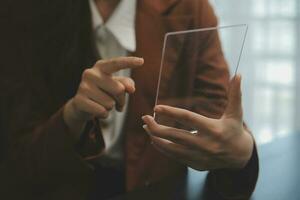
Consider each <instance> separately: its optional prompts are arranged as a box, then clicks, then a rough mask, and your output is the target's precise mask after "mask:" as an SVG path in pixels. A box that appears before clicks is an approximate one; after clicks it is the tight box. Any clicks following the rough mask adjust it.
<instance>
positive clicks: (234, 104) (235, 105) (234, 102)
mask: <svg viewBox="0 0 300 200" xmlns="http://www.w3.org/2000/svg"><path fill="white" fill-rule="evenodd" d="M241 80H242V77H241V75H235V76H234V77H233V79H232V80H231V82H230V86H229V92H228V104H227V107H226V110H225V113H224V115H225V117H226V118H234V119H238V120H243V109H242V92H241Z"/></svg>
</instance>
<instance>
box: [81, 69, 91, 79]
mask: <svg viewBox="0 0 300 200" xmlns="http://www.w3.org/2000/svg"><path fill="white" fill-rule="evenodd" d="M92 75H93V71H92V69H86V70H84V71H83V73H82V80H86V79H88V78H89V77H91V76H92Z"/></svg>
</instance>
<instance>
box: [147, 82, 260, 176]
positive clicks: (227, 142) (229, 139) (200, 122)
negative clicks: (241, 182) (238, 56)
mask: <svg viewBox="0 0 300 200" xmlns="http://www.w3.org/2000/svg"><path fill="white" fill-rule="evenodd" d="M241 101H242V100H241V77H240V76H236V77H235V78H234V79H233V80H232V81H231V85H230V91H229V102H228V106H227V108H226V110H225V113H224V114H223V116H222V117H221V118H220V119H211V118H207V117H205V116H202V115H198V114H196V113H193V112H190V111H188V110H184V109H179V108H174V107H170V106H163V105H159V106H156V107H155V109H154V111H155V112H156V114H157V115H161V116H166V117H169V118H172V119H175V120H176V121H177V122H179V123H181V124H183V125H185V126H188V127H191V128H196V129H197V131H198V133H197V134H192V133H190V132H188V131H186V130H181V129H176V128H173V127H167V126H163V125H160V124H158V123H156V122H155V120H154V119H153V117H151V116H144V117H143V118H142V119H143V121H144V122H145V125H144V129H145V130H146V131H147V132H148V133H149V135H150V137H151V139H152V144H153V146H154V147H155V148H156V149H157V150H159V151H160V152H162V153H163V154H165V155H166V156H169V157H171V158H173V159H175V160H177V161H178V162H181V163H183V164H185V165H187V166H189V167H191V168H193V169H196V170H200V171H202V170H213V169H221V168H226V169H241V168H244V167H245V165H246V164H247V162H248V161H249V159H250V158H251V155H252V151H253V144H254V141H253V138H252V136H251V134H250V133H248V132H247V130H245V128H244V125H243V112H242V105H241Z"/></svg>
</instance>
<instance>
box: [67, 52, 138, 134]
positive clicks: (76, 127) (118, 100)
mask: <svg viewBox="0 0 300 200" xmlns="http://www.w3.org/2000/svg"><path fill="white" fill-rule="evenodd" d="M143 64H144V60H143V59H142V58H136V57H120V58H114V59H111V60H100V61H98V62H97V63H96V64H95V65H94V66H93V67H92V68H89V69H86V70H85V71H84V72H83V74H82V80H81V83H80V85H79V87H78V91H77V93H76V95H75V96H74V97H73V98H72V99H70V100H69V101H68V102H67V104H66V105H65V107H64V120H65V122H66V124H67V126H68V127H69V129H70V130H71V131H72V132H73V133H74V134H75V135H77V136H79V135H80V133H81V132H82V130H83V127H84V126H85V124H86V122H87V121H88V120H91V119H92V118H94V117H96V118H100V119H105V118H107V117H108V115H109V112H110V111H111V110H112V109H113V108H114V107H116V109H117V110H118V111H122V110H123V107H124V105H125V95H126V93H128V94H132V93H134V91H135V84H134V81H133V80H132V79H131V78H128V77H118V76H113V75H112V74H113V73H115V72H117V71H120V70H123V69H134V68H137V67H141V66H142V65H143Z"/></svg>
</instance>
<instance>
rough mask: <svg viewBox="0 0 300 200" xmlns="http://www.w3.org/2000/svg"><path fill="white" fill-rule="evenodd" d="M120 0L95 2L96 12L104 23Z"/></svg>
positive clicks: (98, 0) (99, 0) (96, 0)
mask: <svg viewBox="0 0 300 200" xmlns="http://www.w3.org/2000/svg"><path fill="white" fill-rule="evenodd" d="M120 1H121V0H95V3H96V5H97V8H98V11H99V13H100V14H101V16H102V18H103V20H104V22H106V21H107V20H108V19H109V17H110V16H111V14H112V13H113V12H114V10H115V9H116V7H117V6H118V4H119V3H120Z"/></svg>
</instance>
